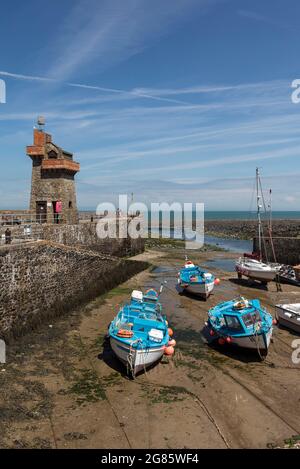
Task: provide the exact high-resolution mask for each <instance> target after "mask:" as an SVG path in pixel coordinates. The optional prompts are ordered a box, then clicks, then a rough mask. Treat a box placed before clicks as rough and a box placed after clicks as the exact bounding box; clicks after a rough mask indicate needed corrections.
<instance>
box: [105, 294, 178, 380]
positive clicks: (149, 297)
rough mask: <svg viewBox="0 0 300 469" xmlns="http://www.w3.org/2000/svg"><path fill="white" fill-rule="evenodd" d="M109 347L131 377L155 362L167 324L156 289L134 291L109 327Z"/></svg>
mask: <svg viewBox="0 0 300 469" xmlns="http://www.w3.org/2000/svg"><path fill="white" fill-rule="evenodd" d="M109 338H110V344H111V348H112V350H113V351H114V353H115V354H116V356H117V357H118V358H119V360H120V361H121V362H122V363H123V364H124V365H125V366H126V367H127V372H128V374H129V375H131V376H132V377H135V375H136V374H137V373H138V372H139V371H141V370H146V368H147V367H149V366H150V365H152V364H154V363H156V362H158V360H160V358H161V357H162V356H163V354H164V352H165V349H166V347H167V346H168V342H169V331H168V323H167V321H166V318H165V317H164V316H163V315H162V307H161V304H160V303H159V297H158V294H157V292H156V291H155V290H153V289H151V290H148V291H147V292H146V293H145V295H143V293H142V292H141V291H137V290H134V291H133V292H132V295H131V301H130V303H129V304H126V305H125V306H123V307H122V308H121V310H120V311H119V313H118V314H117V316H116V317H115V318H114V320H113V321H112V322H111V324H110V326H109Z"/></svg>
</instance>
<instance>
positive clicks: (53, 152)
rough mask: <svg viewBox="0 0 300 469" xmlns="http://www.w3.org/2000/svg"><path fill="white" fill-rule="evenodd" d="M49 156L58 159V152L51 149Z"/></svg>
mask: <svg viewBox="0 0 300 469" xmlns="http://www.w3.org/2000/svg"><path fill="white" fill-rule="evenodd" d="M48 158H51V159H57V153H56V152H55V151H54V150H51V151H49V153H48Z"/></svg>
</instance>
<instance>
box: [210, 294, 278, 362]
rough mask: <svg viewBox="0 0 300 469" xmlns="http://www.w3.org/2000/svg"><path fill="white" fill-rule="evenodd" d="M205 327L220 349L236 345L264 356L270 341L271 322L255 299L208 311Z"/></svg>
mask: <svg viewBox="0 0 300 469" xmlns="http://www.w3.org/2000/svg"><path fill="white" fill-rule="evenodd" d="M207 327H208V328H209V333H210V335H211V337H212V338H214V339H216V340H218V342H219V344H220V345H223V344H225V343H228V344H232V345H237V346H238V347H243V348H245V349H250V350H256V351H257V352H258V354H259V355H260V356H262V355H264V356H265V355H267V353H268V349H269V345H270V341H271V337H272V331H273V318H272V316H271V314H269V313H268V312H267V311H266V310H265V309H263V308H262V307H261V304H260V301H259V300H258V299H255V300H247V299H245V298H243V297H239V298H236V299H233V300H230V301H225V302H224V303H220V304H218V305H217V306H215V307H214V308H212V309H210V310H209V312H208V322H207Z"/></svg>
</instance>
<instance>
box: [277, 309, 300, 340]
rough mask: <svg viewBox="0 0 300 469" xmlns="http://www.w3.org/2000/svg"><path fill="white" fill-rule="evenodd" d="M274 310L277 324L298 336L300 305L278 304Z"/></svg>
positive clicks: (299, 330) (299, 329)
mask: <svg viewBox="0 0 300 469" xmlns="http://www.w3.org/2000/svg"><path fill="white" fill-rule="evenodd" d="M275 310H276V318H277V320H278V322H279V324H281V325H282V326H284V327H287V328H288V329H291V330H292V331H294V332H297V333H298V334H300V303H289V304H278V305H276V306H275Z"/></svg>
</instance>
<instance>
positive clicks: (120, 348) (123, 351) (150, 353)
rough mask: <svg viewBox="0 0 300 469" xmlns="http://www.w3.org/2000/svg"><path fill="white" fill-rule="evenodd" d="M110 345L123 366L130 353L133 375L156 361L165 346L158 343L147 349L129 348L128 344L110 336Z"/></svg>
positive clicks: (126, 362) (127, 361)
mask: <svg viewBox="0 0 300 469" xmlns="http://www.w3.org/2000/svg"><path fill="white" fill-rule="evenodd" d="M110 345H111V348H112V350H113V352H114V353H115V355H116V356H117V357H118V359H119V360H120V361H121V362H122V363H123V364H124V365H125V366H127V365H128V364H129V355H130V353H131V355H132V358H131V363H132V370H131V371H132V374H133V376H135V375H136V374H137V373H139V372H140V371H142V370H145V369H146V368H148V367H149V366H151V365H153V364H154V363H156V362H158V361H159V360H160V359H161V357H162V356H163V354H164V348H165V347H164V345H158V346H157V347H151V348H148V349H135V348H131V350H130V344H126V343H124V342H121V341H119V340H117V339H115V338H114V337H112V336H111V337H110Z"/></svg>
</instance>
